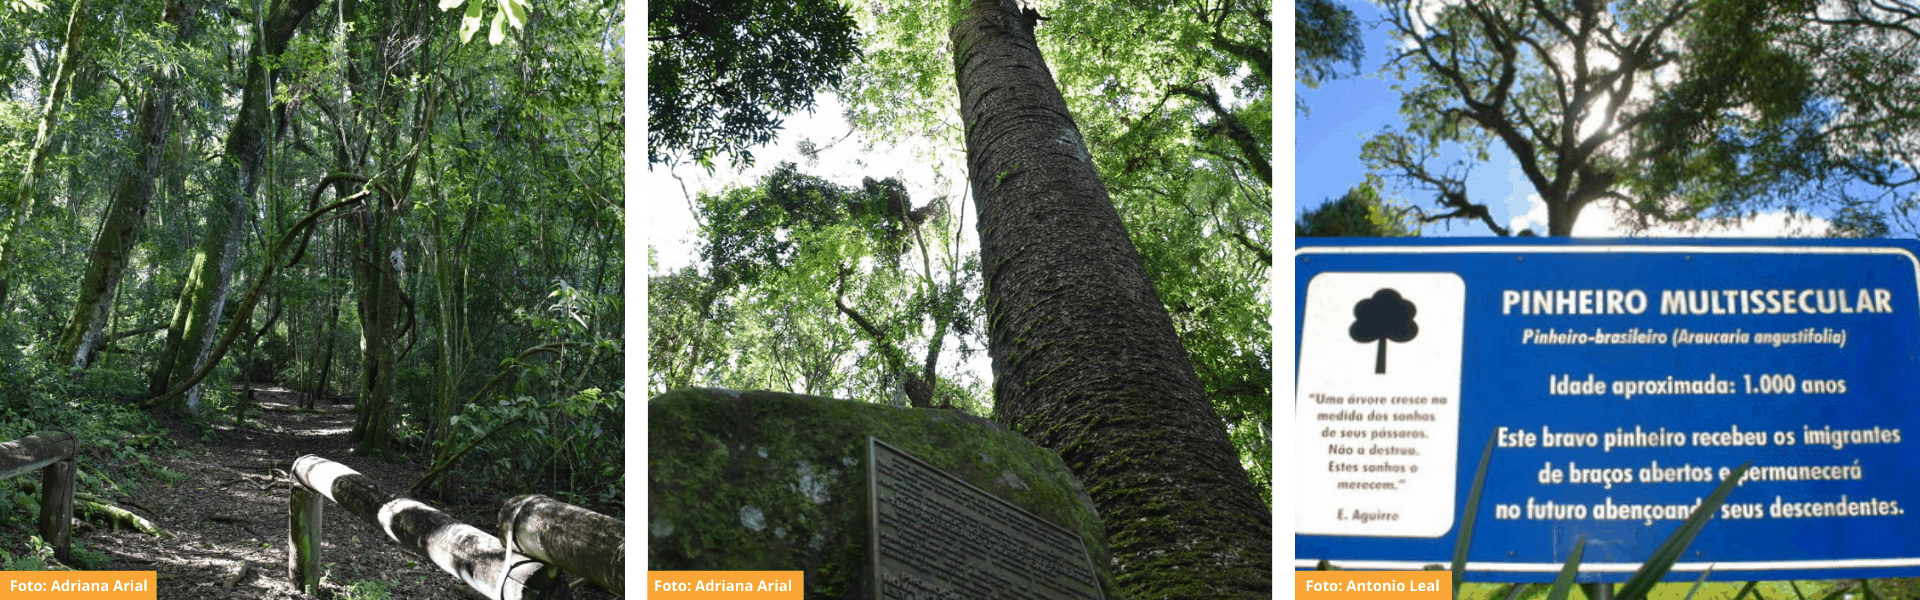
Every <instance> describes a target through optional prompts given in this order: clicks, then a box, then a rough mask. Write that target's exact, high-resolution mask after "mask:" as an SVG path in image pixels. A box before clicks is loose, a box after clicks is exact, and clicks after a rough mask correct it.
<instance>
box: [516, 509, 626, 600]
mask: <svg viewBox="0 0 1920 600" xmlns="http://www.w3.org/2000/svg"><path fill="white" fill-rule="evenodd" d="M500 538H501V540H503V541H504V542H505V543H506V544H507V550H509V551H512V552H518V553H521V554H525V555H527V556H528V557H531V558H533V559H535V560H538V561H540V562H544V563H547V564H550V565H554V566H557V567H560V568H561V569H563V570H565V571H567V572H569V573H573V574H575V575H579V576H581V577H583V578H586V580H587V581H591V582H593V583H595V584H597V585H599V586H600V587H602V588H606V590H607V591H610V592H613V593H614V594H615V595H619V596H625V595H626V581H627V575H626V569H627V534H626V525H625V524H623V523H621V522H620V520H619V519H615V518H613V517H609V516H606V515H603V514H600V513H597V512H593V511H590V510H587V509H584V508H580V507H578V506H574V505H572V504H567V503H565V502H561V501H558V500H554V499H552V498H548V497H546V496H542V495H539V494H531V495H526V496H520V497H518V498H514V499H512V500H508V501H507V503H506V504H502V505H501V506H500Z"/></svg>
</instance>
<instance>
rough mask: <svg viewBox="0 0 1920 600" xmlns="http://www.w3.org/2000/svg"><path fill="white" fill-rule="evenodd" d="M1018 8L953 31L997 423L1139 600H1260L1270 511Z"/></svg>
mask: <svg viewBox="0 0 1920 600" xmlns="http://www.w3.org/2000/svg"><path fill="white" fill-rule="evenodd" d="M1035 17H1037V15H1035V14H1034V13H1032V12H1026V13H1025V14H1022V11H1021V8H1020V6H1019V5H1018V3H1017V2H1015V1H1014V0H973V2H972V3H971V5H970V6H969V7H968V8H967V9H966V10H965V11H964V12H963V13H962V14H961V15H960V16H959V20H958V22H957V23H956V24H955V25H954V27H953V30H952V36H951V37H952V42H953V48H954V70H955V76H956V77H957V79H958V84H959V92H960V115H961V118H962V120H963V121H964V122H965V125H966V140H967V170H968V173H969V177H970V178H971V184H972V186H973V193H974V197H975V198H977V199H978V209H979V214H980V220H979V230H980V254H981V261H982V264H983V268H984V271H985V273H984V277H985V281H986V286H987V297H986V301H987V307H988V308H987V323H988V335H989V337H988V349H989V353H990V355H991V356H992V358H993V372H994V409H995V412H996V414H997V418H999V419H1000V421H1001V422H1002V423H1004V424H1006V425H1007V426H1008V427H1010V428H1012V429H1014V430H1015V431H1019V432H1021V433H1022V434H1023V435H1025V436H1027V437H1028V438H1029V439H1032V440H1033V441H1034V442H1035V443H1037V444H1039V445H1041V446H1043V447H1046V448H1048V449H1051V450H1054V451H1055V452H1058V453H1059V454H1060V457H1061V458H1062V459H1063V460H1064V461H1065V462H1066V464H1067V466H1068V467H1069V468H1070V469H1071V470H1072V471H1073V472H1074V474H1075V475H1076V476H1078V477H1079V478H1080V480H1081V481H1082V482H1083V483H1084V484H1085V485H1086V486H1087V487H1088V492H1089V494H1090V495H1091V496H1092V498H1093V501H1094V504H1095V505H1096V506H1097V507H1098V508H1099V510H1100V514H1101V519H1102V521H1103V522H1104V523H1105V524H1106V533H1107V537H1108V544H1109V548H1110V550H1111V551H1112V554H1113V556H1114V558H1115V560H1116V561H1117V565H1116V566H1117V569H1116V572H1117V573H1118V578H1119V580H1120V584H1121V587H1122V588H1123V589H1125V591H1126V592H1127V593H1128V595H1130V596H1132V597H1136V598H1160V597H1163V596H1166V597H1175V598H1267V597H1269V596H1270V595H1271V593H1272V589H1271V580H1272V571H1271V546H1270V544H1271V533H1270V531H1271V527H1272V516H1271V510H1270V509H1268V507H1267V505H1266V503H1265V502H1263V501H1262V500H1261V499H1260V495H1259V494H1260V492H1259V491H1258V490H1256V489H1255V488H1254V486H1253V484H1252V482H1251V481H1250V480H1249V479H1248V477H1247V474H1246V472H1245V470H1244V469H1242V468H1241V466H1240V463H1239V459H1238V454H1237V453H1236V452H1235V451H1234V448H1233V445H1232V444H1231V443H1230V442H1229V441H1228V439H1227V433H1226V427H1225V425H1224V424H1223V423H1222V421H1221V420H1220V417H1218V416H1217V415H1215V414H1214V410H1213V405H1212V403H1211V402H1209V401H1208V399H1207V397H1206V394H1205V390H1204V388H1203V387H1202V386H1201V384H1200V381H1199V378H1198V377H1196V376H1195V374H1194V370H1193V366H1192V364H1191V362H1190V361H1189V359H1188V357H1187V354H1186V350H1185V349H1184V348H1183V347H1182V346H1181V345H1180V339H1179V337H1178V335H1177V334H1176V333H1175V331H1174V328H1173V321H1172V319H1171V317H1169V315H1168V314H1167V311H1166V308H1165V306H1164V305H1163V304H1162V303H1161V301H1160V298H1159V295H1158V294H1157V293H1156V292H1155V291H1154V287H1153V283H1152V281H1150V280H1149V279H1148V278H1147V272H1146V267H1145V266H1144V264H1143V263H1142V261H1141V258H1140V255H1139V253H1138V252H1137V251H1136V250H1135V249H1134V247H1133V244H1132V242H1131V241H1130V240H1129V238H1128V236H1127V232H1126V229H1125V227H1124V225H1123V224H1122V222H1121V220H1120V215H1119V213H1118V212H1116V210H1115V209H1114V206H1113V202H1112V201H1111V200H1110V199H1109V197H1108V195H1107V190H1106V186H1105V184H1103V183H1102V182H1101V180H1100V176H1099V174H1098V173H1096V172H1095V170H1094V167H1093V163H1092V157H1091V156H1089V155H1088V151H1087V146H1086V144H1085V142H1084V141H1082V139H1081V136H1080V132H1079V129H1078V127H1077V126H1076V125H1075V124H1074V122H1073V119H1072V117H1071V115H1070V114H1069V113H1068V110H1067V106H1066V102H1065V100H1064V99H1063V98H1062V97H1061V95H1060V91H1059V87H1058V86H1057V84H1056V83H1055V82H1054V80H1053V77H1052V75H1051V73H1050V72H1049V71H1048V68H1047V66H1046V62H1045V61H1044V60H1043V58H1042V56H1041V54H1040V50H1039V47H1038V45H1037V44H1036V42H1035V40H1034V36H1033V28H1034V27H1035V25H1036V19H1035Z"/></svg>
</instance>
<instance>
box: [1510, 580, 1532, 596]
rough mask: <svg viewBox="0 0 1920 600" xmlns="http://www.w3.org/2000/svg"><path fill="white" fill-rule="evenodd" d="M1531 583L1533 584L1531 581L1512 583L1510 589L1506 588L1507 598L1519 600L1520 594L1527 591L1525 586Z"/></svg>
mask: <svg viewBox="0 0 1920 600" xmlns="http://www.w3.org/2000/svg"><path fill="white" fill-rule="evenodd" d="M1531 585H1533V584H1531V583H1517V584H1514V586H1513V588H1512V589H1509V590H1507V600H1520V595H1521V594H1525V593H1527V587H1528V586H1531Z"/></svg>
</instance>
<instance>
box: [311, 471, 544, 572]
mask: <svg viewBox="0 0 1920 600" xmlns="http://www.w3.org/2000/svg"><path fill="white" fill-rule="evenodd" d="M291 473H292V475H293V479H294V481H295V482H297V483H298V484H299V485H296V486H294V489H293V495H292V498H291V499H290V501H289V504H288V509H289V513H290V517H291V518H290V519H289V522H288V526H287V528H288V532H287V537H288V540H287V542H288V543H287V577H288V579H290V580H292V581H293V583H294V586H295V587H297V588H299V589H300V590H302V591H305V592H307V593H309V594H317V592H318V588H319V581H320V509H321V502H320V498H322V497H325V498H326V499H328V500H332V501H333V502H334V503H335V504H339V505H340V507H341V508H345V509H347V512H350V513H353V514H354V516H357V517H360V518H361V519H362V520H364V521H366V522H368V523H371V524H373V525H374V526H375V527H378V528H380V530H381V531H384V532H386V534H387V537H388V538H391V539H392V540H393V541H395V542H398V543H399V544H400V547H402V548H405V549H407V551H409V552H413V553H414V554H418V555H420V556H423V557H426V558H427V560H428V561H429V562H432V563H433V564H435V565H438V566H439V567H440V569H441V570H443V571H446V572H447V573H449V574H452V575H453V576H454V577H457V578H459V579H460V580H461V581H463V582H466V584H467V585H468V586H469V587H472V588H473V589H474V590H475V591H478V592H480V594H481V595H483V596H485V597H487V598H490V599H492V600H522V599H532V598H541V599H547V598H559V597H563V596H564V595H565V594H566V591H567V588H566V586H564V585H561V584H560V578H559V570H558V569H556V568H552V567H549V566H547V565H545V564H542V563H540V562H539V561H536V560H534V559H531V558H528V557H526V556H523V555H520V554H516V553H513V552H509V551H508V550H507V548H506V546H504V545H502V544H501V543H500V538H497V537H494V536H492V535H488V534H487V533H486V532H484V531H481V530H480V529H478V528H476V527H474V526H472V525H467V524H465V523H461V522H459V521H456V520H454V518H453V517H452V516H449V515H447V513H444V512H440V511H439V510H437V509H435V508H433V507H431V506H427V505H426V504H425V503H422V502H420V501H417V500H414V499H411V498H404V497H399V496H395V495H393V494H390V493H387V492H384V491H381V490H380V488H379V487H378V486H375V485H374V484H373V480H371V479H368V478H367V477H366V476H365V475H361V474H360V473H358V472H355V471H354V470H353V469H350V468H347V466H346V465H342V464H340V463H337V462H333V461H330V460H327V459H324V458H320V457H318V456H313V455H307V456H302V457H300V458H299V459H298V460H295V461H293V469H291Z"/></svg>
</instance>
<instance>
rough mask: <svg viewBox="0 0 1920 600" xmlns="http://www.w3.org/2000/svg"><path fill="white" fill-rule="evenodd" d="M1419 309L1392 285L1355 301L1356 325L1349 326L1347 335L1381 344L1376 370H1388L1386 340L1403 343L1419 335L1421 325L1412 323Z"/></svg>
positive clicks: (1361, 340)
mask: <svg viewBox="0 0 1920 600" xmlns="http://www.w3.org/2000/svg"><path fill="white" fill-rule="evenodd" d="M1416 312H1418V309H1416V308H1414V306H1413V303H1412V302H1408V301H1407V299H1405V298H1401V297H1400V292H1398V291H1395V290H1393V289H1392V288H1382V289H1381V290H1380V291H1377V292H1374V293H1373V297H1372V298H1368V299H1365V300H1361V301H1359V302H1356V303H1354V305H1353V326H1352V327H1349V328H1347V335H1349V336H1352V337H1353V341H1356V342H1360V343H1362V344H1365V343H1370V342H1375V343H1379V344H1380V350H1379V352H1378V353H1376V354H1375V355H1374V359H1373V372H1375V373H1385V372H1387V340H1393V341H1396V342H1400V343H1403V344H1404V343H1407V342H1410V341H1413V338H1414V336H1417V335H1420V324H1419V323H1415V322H1413V315H1414V313H1416Z"/></svg>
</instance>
